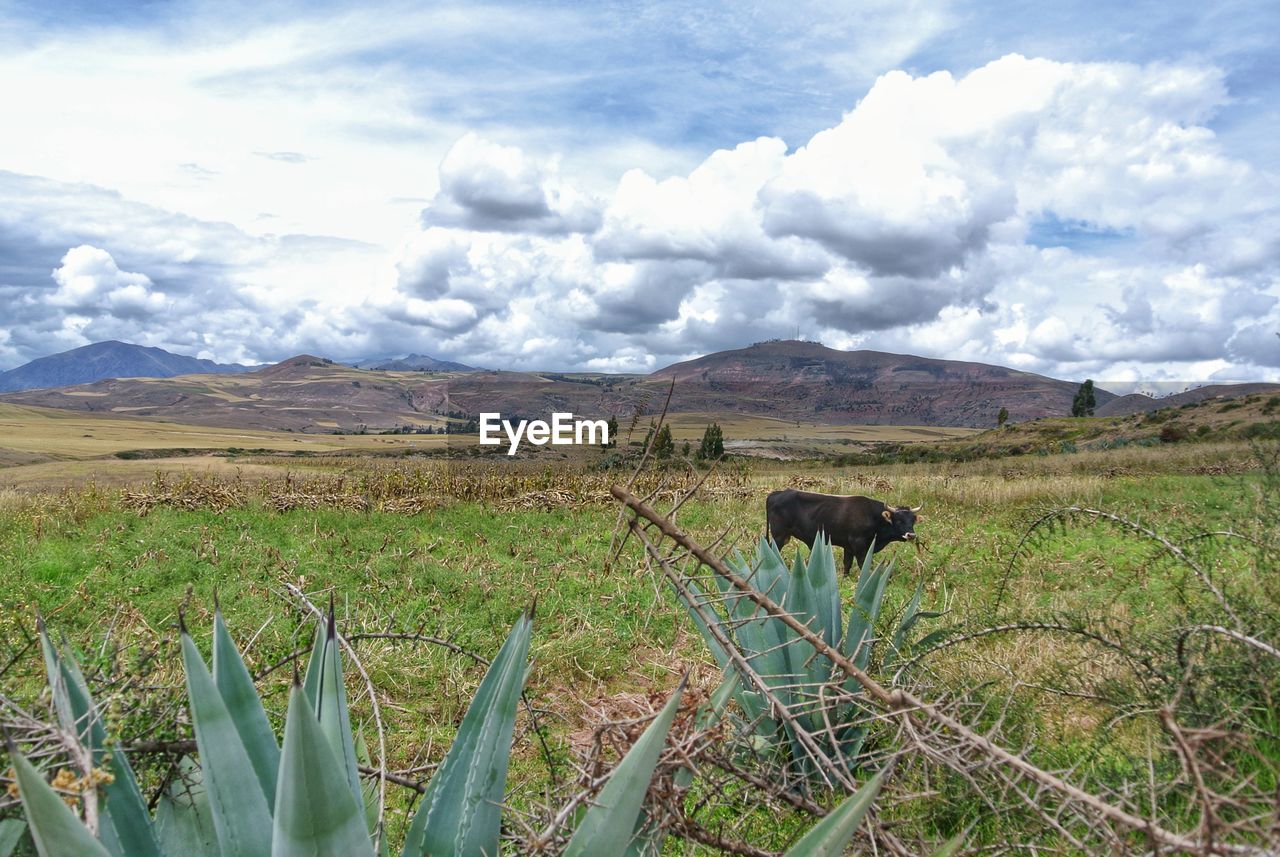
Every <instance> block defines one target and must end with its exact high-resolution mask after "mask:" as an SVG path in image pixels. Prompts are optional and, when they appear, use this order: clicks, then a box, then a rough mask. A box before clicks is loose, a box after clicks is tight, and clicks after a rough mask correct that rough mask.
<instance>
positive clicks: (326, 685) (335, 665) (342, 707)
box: [303, 603, 364, 801]
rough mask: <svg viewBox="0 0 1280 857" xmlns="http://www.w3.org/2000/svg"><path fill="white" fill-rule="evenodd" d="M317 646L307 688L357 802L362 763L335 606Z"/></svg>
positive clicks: (318, 637)
mask: <svg viewBox="0 0 1280 857" xmlns="http://www.w3.org/2000/svg"><path fill="white" fill-rule="evenodd" d="M316 646H317V648H316V649H314V650H312V653H311V662H310V663H309V664H308V665H307V682H308V683H309V684H310V686H308V684H304V685H303V687H304V690H305V691H306V696H307V698H308V699H309V700H310V701H311V704H312V706H313V708H312V710H313V711H314V712H315V715H316V718H317V719H318V720H319V721H320V729H321V731H323V732H324V735H325V737H326V738H327V739H328V741H329V746H330V747H332V748H333V755H334V756H335V757H336V758H337V759H338V761H339V763H341V765H342V770H343V774H344V776H345V777H346V780H347V788H349V789H350V790H351V794H352V796H353V797H354V798H355V799H356V800H357V801H359V800H363V794H364V793H363V790H362V789H361V786H360V771H359V767H358V766H359V762H358V760H357V759H356V746H355V740H354V738H353V736H352V732H351V714H350V711H349V710H348V708H347V687H346V679H345V678H344V677H343V673H342V642H341V640H339V639H338V626H337V622H336V619H335V617H334V611H333V604H332V603H331V604H330V605H329V615H328V617H326V619H325V620H324V622H323V623H322V625H321V628H320V632H319V633H318V634H317V639H316Z"/></svg>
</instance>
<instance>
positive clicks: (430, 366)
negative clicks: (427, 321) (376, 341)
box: [352, 353, 475, 372]
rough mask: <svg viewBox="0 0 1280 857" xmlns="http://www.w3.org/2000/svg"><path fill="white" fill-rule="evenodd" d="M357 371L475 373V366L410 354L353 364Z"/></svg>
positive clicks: (426, 355) (425, 355)
mask: <svg viewBox="0 0 1280 857" xmlns="http://www.w3.org/2000/svg"><path fill="white" fill-rule="evenodd" d="M352 365H353V366H355V367H356V368H357V369H371V370H375V371H381V372H473V371H475V367H474V366H468V365H466V364H465V363H456V362H454V361H452V360H440V359H438V358H435V357H432V356H430V355H429V354H417V353H414V354H410V355H408V356H407V357H375V358H371V359H368V360H360V361H358V362H356V363H353V364H352Z"/></svg>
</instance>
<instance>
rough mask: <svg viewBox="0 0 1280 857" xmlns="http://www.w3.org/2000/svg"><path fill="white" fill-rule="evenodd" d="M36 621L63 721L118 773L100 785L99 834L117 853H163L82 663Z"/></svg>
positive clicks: (123, 856)
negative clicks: (111, 744) (109, 745)
mask: <svg viewBox="0 0 1280 857" xmlns="http://www.w3.org/2000/svg"><path fill="white" fill-rule="evenodd" d="M37 626H38V628H39V631H40V649H41V652H42V654H43V656H44V665H45V673H46V677H47V679H48V681H49V688H50V691H51V692H52V694H53V700H54V710H55V712H56V713H57V716H58V722H59V724H60V725H61V726H62V728H63V730H64V731H65V732H67V733H68V734H71V735H75V736H76V738H77V739H79V741H80V742H81V744H82V745H83V746H84V747H85V748H86V749H87V750H88V751H89V753H88V757H89V759H90V763H91V764H92V765H93V766H94V767H102V766H104V765H105V767H106V768H107V769H108V770H109V771H110V772H111V776H112V778H113V781H112V782H111V783H109V784H106V785H103V786H101V787H100V788H101V790H102V794H103V796H104V798H105V800H104V801H103V802H102V812H101V814H100V816H99V822H100V823H99V838H100V839H101V841H102V843H103V845H104V846H105V847H106V848H107V850H108V851H109V852H110V853H111V854H112V855H113V857H160V845H159V843H158V842H157V841H156V837H155V833H154V831H153V829H152V826H151V815H150V813H149V812H148V811H147V806H146V803H145V802H144V801H143V799H142V793H141V791H140V790H139V788H138V781H137V778H136V777H135V776H134V773H133V768H132V767H131V766H130V765H129V761H128V759H126V758H125V756H124V754H123V753H121V752H120V751H119V750H112V751H110V752H108V751H107V750H106V749H105V748H104V745H105V743H106V739H107V731H106V727H105V726H104V725H103V723H102V718H101V716H100V715H99V714H98V708H97V705H96V704H95V703H94V701H93V696H92V695H91V694H90V693H89V685H88V683H87V682H86V681H85V679H84V673H83V672H81V670H80V664H79V663H78V662H77V661H76V658H75V655H74V654H73V653H72V652H71V650H70V649H69V648H64V649H63V651H61V652H59V651H58V648H57V647H56V646H55V645H54V644H53V641H52V640H50V638H49V633H48V629H47V628H45V625H44V621H43V620H42V619H40V620H37ZM86 773H87V772H86Z"/></svg>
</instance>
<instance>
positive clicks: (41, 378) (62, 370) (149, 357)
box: [0, 339, 250, 393]
mask: <svg viewBox="0 0 1280 857" xmlns="http://www.w3.org/2000/svg"><path fill="white" fill-rule="evenodd" d="M249 368H250V367H248V366H242V365H240V364H238V363H231V364H227V363H215V362H213V361H212V360H203V359H200V358H198V357H187V356H186V355H183V354H174V353H172V352H169V351H165V350H164V349H163V348H156V347H155V346H148V345H135V344H133V343H131V342H121V341H119V340H117V339H108V340H105V341H103V342H93V343H90V344H89V345H82V346H80V347H79V348H72V349H71V350H70V351H63V352H60V353H58V354H50V355H48V356H47V357H39V358H37V359H35V360H32V361H31V362H30V363H26V364H23V365H22V366H19V367H17V368H16V369H10V370H9V371H8V372H0V392H4V393H9V392H16V391H19V390H37V389H44V388H51V387H70V386H74V385H77V384H92V383H94V382H96V381H105V380H107V379H110V378H172V377H173V376H175V375H206V374H214V373H228V372H245V371H248V369H249Z"/></svg>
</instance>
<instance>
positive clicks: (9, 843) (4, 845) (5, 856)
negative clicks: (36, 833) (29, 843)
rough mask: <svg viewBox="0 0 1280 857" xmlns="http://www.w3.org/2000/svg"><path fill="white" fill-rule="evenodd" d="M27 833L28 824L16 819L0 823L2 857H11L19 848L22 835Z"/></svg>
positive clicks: (0, 850) (0, 855) (0, 853)
mask: <svg viewBox="0 0 1280 857" xmlns="http://www.w3.org/2000/svg"><path fill="white" fill-rule="evenodd" d="M26 832H27V823H26V822H25V821H21V820H19V819H16V818H6V819H4V820H3V821H0V857H9V855H10V854H12V853H13V851H14V849H15V848H17V847H18V841H19V840H20V839H22V834H24V833H26Z"/></svg>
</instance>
